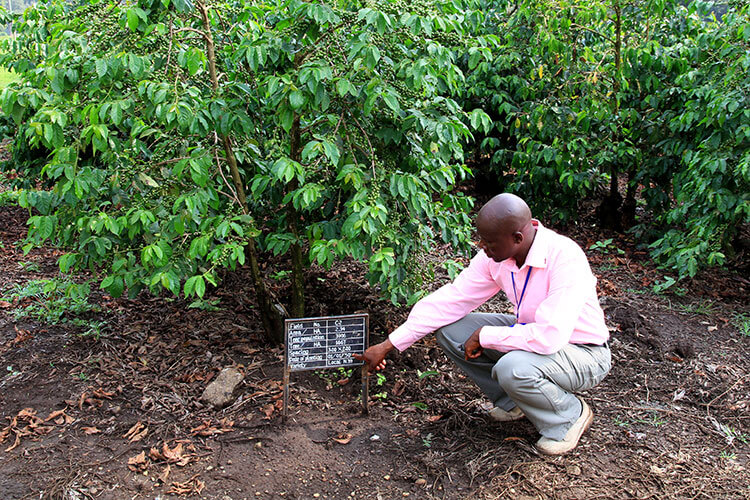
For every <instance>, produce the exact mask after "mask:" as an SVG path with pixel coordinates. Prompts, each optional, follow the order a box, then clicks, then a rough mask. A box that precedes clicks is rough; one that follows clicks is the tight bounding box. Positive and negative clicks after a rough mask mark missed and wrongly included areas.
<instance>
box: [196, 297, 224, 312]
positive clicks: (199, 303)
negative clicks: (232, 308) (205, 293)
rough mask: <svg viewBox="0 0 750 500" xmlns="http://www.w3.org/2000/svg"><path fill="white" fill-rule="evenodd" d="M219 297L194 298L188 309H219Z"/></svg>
mask: <svg viewBox="0 0 750 500" xmlns="http://www.w3.org/2000/svg"><path fill="white" fill-rule="evenodd" d="M220 302H221V299H219V298H214V299H200V298H199V299H196V300H194V301H192V302H191V303H190V305H189V306H188V309H200V310H201V311H221V308H220V307H219V303H220Z"/></svg>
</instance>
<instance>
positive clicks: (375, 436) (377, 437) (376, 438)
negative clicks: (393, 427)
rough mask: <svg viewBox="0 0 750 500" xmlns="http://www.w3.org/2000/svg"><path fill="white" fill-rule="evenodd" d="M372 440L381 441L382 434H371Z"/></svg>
mask: <svg viewBox="0 0 750 500" xmlns="http://www.w3.org/2000/svg"><path fill="white" fill-rule="evenodd" d="M370 441H373V442H374V441H380V436H378V435H377V434H373V435H372V436H370Z"/></svg>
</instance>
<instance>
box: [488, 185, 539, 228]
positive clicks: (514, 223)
mask: <svg viewBox="0 0 750 500" xmlns="http://www.w3.org/2000/svg"><path fill="white" fill-rule="evenodd" d="M529 222H531V210H529V206H528V205H527V204H526V202H525V201H523V200H522V199H521V198H519V197H518V196H516V195H514V194H511V193H502V194H499V195H497V196H495V197H494V198H492V199H491V200H490V201H488V202H487V203H486V204H485V205H484V206H483V207H482V208H481V209H480V210H479V214H478V215H477V226H480V225H481V226H483V227H485V228H486V229H488V230H490V231H493V232H494V231H497V230H500V231H501V232H503V233H505V234H508V233H515V232H516V231H521V230H523V228H524V227H525V226H527V225H528V224H529Z"/></svg>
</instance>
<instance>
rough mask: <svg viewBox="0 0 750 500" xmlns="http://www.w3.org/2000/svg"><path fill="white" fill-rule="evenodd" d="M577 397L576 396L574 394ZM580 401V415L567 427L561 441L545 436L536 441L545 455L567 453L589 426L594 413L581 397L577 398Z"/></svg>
mask: <svg viewBox="0 0 750 500" xmlns="http://www.w3.org/2000/svg"><path fill="white" fill-rule="evenodd" d="M576 397H577V396H576ZM578 400H579V401H580V402H581V407H582V408H581V416H580V417H578V420H576V421H575V423H574V424H573V427H571V428H570V429H568V432H567V433H566V434H565V437H564V438H563V439H562V441H555V440H554V439H549V438H546V437H543V438H541V439H540V440H539V441H537V442H536V449H537V450H539V451H540V452H541V453H544V454H545V455H562V454H563V453H567V452H569V451H570V450H572V449H573V448H575V447H576V446H577V445H578V440H579V439H581V436H582V435H583V433H584V432H586V430H587V429H588V428H589V426H590V425H591V422H592V421H593V420H594V413H593V412H592V411H591V408H589V405H587V404H586V401H584V400H583V399H581V398H578Z"/></svg>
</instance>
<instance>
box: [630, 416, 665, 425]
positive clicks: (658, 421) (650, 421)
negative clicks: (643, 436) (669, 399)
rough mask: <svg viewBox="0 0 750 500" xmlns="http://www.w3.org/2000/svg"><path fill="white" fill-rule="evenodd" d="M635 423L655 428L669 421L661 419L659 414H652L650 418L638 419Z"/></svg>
mask: <svg viewBox="0 0 750 500" xmlns="http://www.w3.org/2000/svg"><path fill="white" fill-rule="evenodd" d="M635 422H637V423H639V424H648V425H653V426H654V427H659V426H661V425H664V424H666V423H667V421H666V420H664V419H663V418H661V416H660V415H659V414H657V413H652V414H651V415H650V416H649V417H648V418H637V419H636V420H635Z"/></svg>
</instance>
